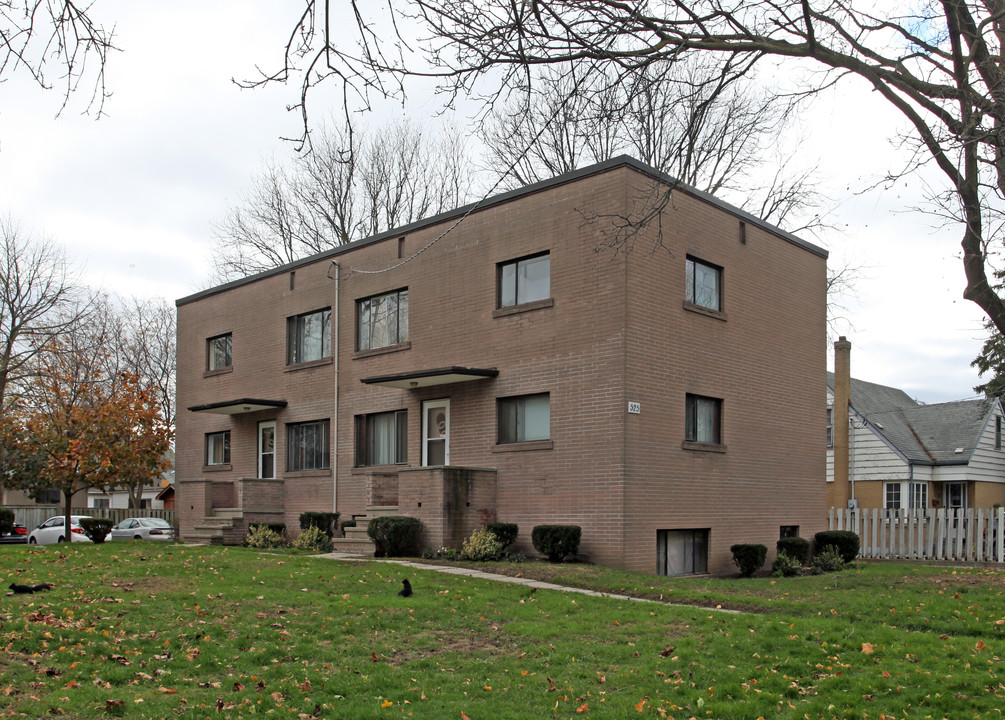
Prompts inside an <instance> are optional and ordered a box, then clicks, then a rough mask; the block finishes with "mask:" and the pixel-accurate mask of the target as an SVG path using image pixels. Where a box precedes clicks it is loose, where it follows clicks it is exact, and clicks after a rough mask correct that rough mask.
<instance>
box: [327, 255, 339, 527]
mask: <svg viewBox="0 0 1005 720" xmlns="http://www.w3.org/2000/svg"><path fill="white" fill-rule="evenodd" d="M332 268H335V277H334V278H332ZM339 270H340V268H339V264H338V263H337V262H336V261H334V260H332V264H331V267H329V268H328V277H329V278H330V279H334V280H335V304H334V306H333V307H332V365H333V366H334V367H335V397H334V403H333V405H334V410H333V413H332V438H333V441H332V459H331V463H332V512H338V386H339V375H338V370H339V367H338V361H339V342H338V327H339V323H338V320H339V308H338V296H339Z"/></svg>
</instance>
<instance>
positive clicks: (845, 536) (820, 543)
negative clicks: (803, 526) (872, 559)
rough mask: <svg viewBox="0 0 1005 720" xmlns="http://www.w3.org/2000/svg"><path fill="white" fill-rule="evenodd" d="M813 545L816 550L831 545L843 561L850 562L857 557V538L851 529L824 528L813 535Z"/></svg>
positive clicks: (818, 550)
mask: <svg viewBox="0 0 1005 720" xmlns="http://www.w3.org/2000/svg"><path fill="white" fill-rule="evenodd" d="M813 543H814V547H815V548H816V550H817V552H820V548H825V549H826V548H827V547H830V546H833V547H834V549H835V550H837V552H838V553H839V554H840V555H841V559H842V560H844V562H845V563H850V562H853V561H854V560H855V558H856V557H858V548H859V540H858V535H856V534H855V533H853V532H852V531H851V530H824V531H823V532H818V533H817V534H816V535H814V536H813Z"/></svg>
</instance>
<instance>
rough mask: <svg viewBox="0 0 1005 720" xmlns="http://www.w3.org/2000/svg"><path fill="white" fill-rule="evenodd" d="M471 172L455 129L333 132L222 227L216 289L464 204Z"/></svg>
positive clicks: (268, 170) (263, 177)
mask: <svg viewBox="0 0 1005 720" xmlns="http://www.w3.org/2000/svg"><path fill="white" fill-rule="evenodd" d="M469 168H470V163H469V162H468V161H467V157H466V152H465V149H464V143H463V140H462V139H461V137H460V135H459V134H458V133H457V132H456V131H454V130H450V129H448V130H446V131H444V132H442V133H440V134H436V135H430V133H428V132H426V131H424V130H423V129H422V128H420V127H419V126H418V125H415V124H412V123H410V122H407V121H399V122H395V123H391V124H389V125H385V126H383V127H380V128H378V129H376V130H364V129H361V128H354V127H352V126H351V125H349V124H345V125H328V126H325V127H322V128H320V129H318V130H317V131H315V132H314V133H313V134H312V139H311V147H310V151H309V152H302V153H296V154H294V155H293V156H292V158H291V159H290V160H289V161H288V162H287V163H286V164H278V163H276V162H271V163H268V164H267V165H266V166H265V168H264V169H263V170H262V172H261V173H259V174H258V175H257V176H256V177H255V178H254V180H253V181H252V184H251V187H250V189H249V190H248V191H247V192H246V193H245V195H244V197H242V198H241V200H240V202H239V203H238V204H237V205H235V206H234V207H232V208H231V209H230V210H229V212H228V214H227V217H226V219H225V220H224V221H223V222H222V223H221V224H220V225H219V226H218V227H217V229H216V236H215V238H214V240H213V248H212V249H213V255H214V267H215V268H216V277H215V278H214V280H218V281H227V280H232V279H235V278H239V277H244V276H247V275H251V274H254V273H257V272H261V271H263V270H267V269H270V268H274V267H278V266H280V265H284V264H286V263H289V262H293V261H295V260H298V259H300V258H303V257H307V256H309V255H313V254H316V253H319V252H323V251H325V250H329V249H331V248H333V247H337V246H339V245H344V244H345V243H348V242H351V241H352V240H358V239H360V238H364V237H368V236H370V235H373V234H375V233H378V232H380V231H382V230H389V229H391V228H394V227H398V226H401V225H405V224H407V223H409V222H412V221H414V220H419V219H421V218H424V217H428V216H429V215H433V214H435V213H437V212H440V211H442V210H446V209H449V208H453V207H456V206H457V205H460V204H463V203H464V202H465V200H466V199H467V195H468V193H469V192H470V187H471V178H470V171H469Z"/></svg>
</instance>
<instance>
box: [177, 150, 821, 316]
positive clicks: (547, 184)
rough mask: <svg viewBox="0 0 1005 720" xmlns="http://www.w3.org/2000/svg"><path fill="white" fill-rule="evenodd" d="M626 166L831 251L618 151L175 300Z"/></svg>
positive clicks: (812, 248) (786, 235) (187, 300)
mask: <svg viewBox="0 0 1005 720" xmlns="http://www.w3.org/2000/svg"><path fill="white" fill-rule="evenodd" d="M620 167H627V168H631V169H632V170H635V171H636V172H639V173H642V174H643V175H648V176H649V177H651V178H653V179H655V180H658V181H660V182H663V183H666V184H667V185H670V186H671V187H673V188H675V189H676V190H678V191H680V192H684V193H687V194H688V195H693V196H694V197H696V198H699V199H701V200H704V201H705V202H707V203H710V204H711V205H714V206H715V207H718V208H720V209H721V210H725V211H726V212H728V213H730V214H732V215H735V216H736V217H738V218H740V219H741V220H743V221H744V222H748V223H750V224H751V225H755V226H757V227H760V228H762V229H764V230H767V231H768V232H770V233H771V234H773V235H777V236H778V237H780V238H781V239H783V240H785V241H787V242H790V243H792V244H793V245H798V246H799V247H801V248H803V249H804V250H808V251H809V252H811V253H813V254H815V255H819V256H820V257H824V258H826V257H827V256H828V251H827V250H824V249H823V248H821V247H819V246H817V245H814V244H813V243H809V242H806V241H805V240H803V239H801V238H798V237H796V236H795V235H793V234H792V233H789V232H786V231H785V230H782V229H781V228H778V227H775V226H774V225H772V224H771V223H769V222H766V221H764V220H762V219H760V218H758V217H756V216H754V215H751V214H750V213H748V212H746V211H744V210H741V209H740V208H738V207H736V206H735V205H731V204H729V203H727V202H725V201H723V200H720V199H719V198H717V197H715V196H714V195H710V194H708V193H706V192H703V191H701V190H698V189H696V188H693V187H691V186H690V185H687V184H685V183H683V182H681V181H679V180H677V179H676V178H673V177H671V176H670V175H667V174H666V173H663V172H660V171H659V170H657V169H655V168H653V167H650V166H648V165H646V164H644V163H642V162H639V161H638V160H636V159H635V158H633V157H630V156H628V155H619V156H618V157H614V158H611V159H610V160H605V161H604V162H601V163H597V164H596V165H590V166H589V167H585V168H581V169H579V170H573V171H572V172H568V173H565V174H564V175H559V176H557V177H553V178H550V179H548V180H542V181H541V182H536V183H533V184H532V185H526V186H524V187H522V188H517V189H516V190H510V191H508V192H504V193H502V194H500V195H493V196H492V197H489V198H485V199H484V200H479V201H478V202H474V203H470V204H468V205H464V206H462V207H459V208H455V209H454V210H448V211H446V212H442V213H440V214H439V215H433V216H432V217H428V218H424V219H422V220H417V221H415V222H413V223H409V224H408V225H403V226H401V227H398V228H392V229H390V230H385V231H384V232H381V233H377V234H376V235H371V236H370V237H368V238H364V239H362V240H356V241H354V242H351V243H349V244H347V245H341V246H339V247H337V248H332V249H331V250H326V251H324V252H321V253H318V254H316V255H311V256H310V257H306V258H303V259H302V260H296V261H294V262H291V263H287V264H286V265H282V266H280V267H276V268H271V269H269V270H265V271H263V272H260V273H257V274H255V275H249V276H248V277H244V278H240V279H238V280H232V281H231V282H229V283H224V284H223V285H218V286H216V287H213V288H209V289H207V290H202V291H200V292H197V293H195V294H193V295H188V296H186V297H183V298H180V299H178V300H176V301H175V305H176V306H179V307H180V306H182V305H187V304H188V303H191V302H195V301H196V300H201V299H202V298H204V297H208V296H210V295H215V294H217V293H221V292H224V291H226V290H230V289H231V288H235V287H240V286H242V285H247V284H249V283H252V282H255V281H256V280H260V279H263V278H267V277H271V276H273V275H278V274H281V273H286V272H290V271H292V270H296V269H297V268H301V267H304V266H306V265H312V264H314V263H316V262H319V261H322V260H334V259H335V258H336V257H338V256H340V255H343V254H345V253H347V252H351V251H353V250H355V249H357V248H360V247H365V246H367V245H371V244H373V243H376V242H380V241H381V240H386V239H387V238H390V237H399V236H401V235H406V234H408V233H410V232H415V231H416V230H418V229H420V228H423V227H426V226H429V225H435V224H437V223H441V222H447V221H449V220H456V219H457V218H460V217H463V216H464V215H466V214H467V213H470V212H473V211H475V210H486V209H488V208H491V207H494V206H496V205H500V204H503V203H507V202H509V201H511V200H514V199H516V198H519V197H523V196H525V195H532V194H534V193H537V192H541V191H542V190H549V189H551V188H554V187H558V186H559V185H565V184H567V183H571V182H576V181H577V180H582V179H583V178H587V177H590V176H592V175H599V174H601V173H605V172H609V171H611V170H614V169H617V168H620Z"/></svg>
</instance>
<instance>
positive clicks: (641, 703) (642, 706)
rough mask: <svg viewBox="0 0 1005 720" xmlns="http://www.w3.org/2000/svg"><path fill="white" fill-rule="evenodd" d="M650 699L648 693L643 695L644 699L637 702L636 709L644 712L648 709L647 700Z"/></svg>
mask: <svg viewBox="0 0 1005 720" xmlns="http://www.w3.org/2000/svg"><path fill="white" fill-rule="evenodd" d="M648 699H649V696H648V695H643V696H642V699H641V700H639V701H638V702H637V703H636V704H635V709H636V711H638V712H644V711H645V709H646V701H647V700H648Z"/></svg>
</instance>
